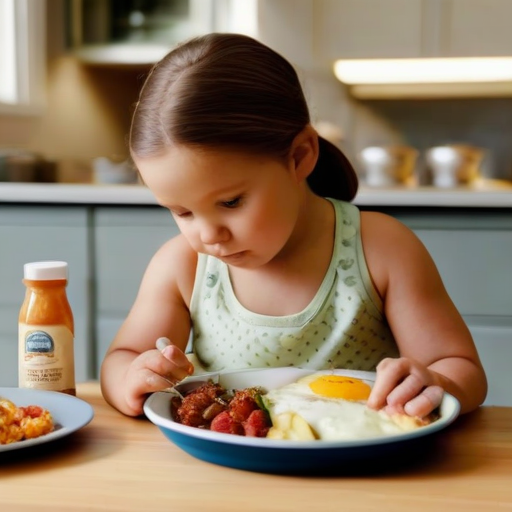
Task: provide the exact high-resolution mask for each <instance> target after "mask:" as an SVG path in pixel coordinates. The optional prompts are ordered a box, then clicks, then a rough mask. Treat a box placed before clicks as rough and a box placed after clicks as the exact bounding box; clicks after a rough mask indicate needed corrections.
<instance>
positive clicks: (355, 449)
mask: <svg viewBox="0 0 512 512" xmlns="http://www.w3.org/2000/svg"><path fill="white" fill-rule="evenodd" d="M311 373H316V372H313V370H306V369H300V368H274V369H262V370H248V371H235V372H225V373H223V372H219V374H218V378H217V379H215V380H216V381H217V380H218V382H219V384H221V385H222V386H224V387H225V388H228V389H229V388H232V389H243V388H246V387H252V386H262V387H263V388H265V389H267V390H270V389H273V388H277V387H280V386H284V385H286V384H289V383H290V382H294V381H295V380H297V379H299V378H300V377H303V376H305V375H309V374H311ZM324 373H335V374H337V375H347V376H350V377H356V378H360V379H362V380H365V381H366V382H368V383H370V384H371V385H372V384H373V382H374V380H375V373H374V372H360V371H355V370H329V371H325V372H324ZM209 377H211V376H209ZM194 380H202V377H201V376H198V377H191V378H189V379H187V384H186V385H185V387H189V386H191V385H193V381H194ZM177 388H178V389H180V386H177ZM182 391H184V392H186V390H182ZM170 399H171V396H170V395H169V393H154V394H152V395H151V396H150V397H149V398H148V399H147V400H146V403H145V404H144V413H145V414H146V416H147V418H148V419H149V420H150V421H151V422H152V423H154V424H155V425H157V426H158V427H159V428H160V430H161V431H162V432H163V433H164V435H165V436H166V437H167V438H168V439H169V440H170V441H172V442H173V443H174V444H176V445H177V446H179V447H180V448H181V449H183V450H185V451H186V452H188V453H190V454H191V455H193V456H195V457H197V458H199V459H202V460H205V461H208V462H213V463H215V464H220V465H223V466H229V467H235V468H239V469H246V470H251V471H261V472H271V473H308V472H311V471H313V472H317V469H318V468H319V467H322V468H323V469H336V468H339V467H340V465H341V466H343V464H346V463H347V462H354V461H367V460H372V459H373V460H374V459H378V458H384V457H386V458H389V457H394V456H396V455H398V454H399V452H401V451H402V452H403V451H409V452H410V451H411V450H416V449H417V443H416V441H420V442H423V440H424V438H425V437H427V436H431V435H432V434H434V433H435V432H438V431H440V430H442V429H444V428H446V427H447V426H448V425H449V424H451V423H452V422H453V421H454V420H455V419H456V418H457V416H458V415H459V411H460V404H459V402H458V401H457V399H456V398H455V397H453V396H452V395H450V394H448V393H445V395H444V398H443V402H442V404H441V407H440V418H439V419H438V420H436V421H434V422H433V423H431V424H430V425H427V426H425V427H421V428H418V429H417V430H413V431H410V432H404V433H400V434H394V435H387V436H384V437H374V438H368V439H358V440H345V441H320V440H315V441H290V440H277V439H266V438H257V437H245V436H236V435H230V434H223V433H219V432H212V431H210V430H204V429H199V428H194V427H188V426H186V425H182V424H180V423H177V422H176V421H174V419H173V418H172V416H171V410H170Z"/></svg>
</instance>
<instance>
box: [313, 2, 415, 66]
mask: <svg viewBox="0 0 512 512" xmlns="http://www.w3.org/2000/svg"><path fill="white" fill-rule="evenodd" d="M314 6H315V23H314V40H315V42H316V44H317V49H318V55H319V58H322V59H324V58H325V59H327V60H329V61H330V62H332V61H334V60H336V59H340V58H393V57H397V58H398V57H420V56H421V55H422V37H423V36H422V32H423V31H422V0H315V2H314Z"/></svg>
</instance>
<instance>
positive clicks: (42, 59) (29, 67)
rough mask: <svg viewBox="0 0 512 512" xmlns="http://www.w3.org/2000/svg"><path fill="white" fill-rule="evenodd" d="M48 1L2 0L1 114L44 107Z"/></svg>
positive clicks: (0, 51)
mask: <svg viewBox="0 0 512 512" xmlns="http://www.w3.org/2000/svg"><path fill="white" fill-rule="evenodd" d="M45 17H46V1H45V0H0V77H1V78H0V114H37V113H40V112H41V111H42V108H43V106H44V91H45V68H46V51H45V50H46V44H45V41H46V38H45V35H46V34H45Z"/></svg>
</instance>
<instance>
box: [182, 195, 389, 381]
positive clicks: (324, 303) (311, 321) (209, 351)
mask: <svg viewBox="0 0 512 512" xmlns="http://www.w3.org/2000/svg"><path fill="white" fill-rule="evenodd" d="M329 200H330V201H331V202H332V203H333V205H334V208H335V212H336V230H335V243H334V250H333V255H332V259H331V263H330V266H329V269H328V270H327V273H326V275H325V277H324V280H323V282H322V284H321V285H320V288H319V290H318V291H317V293H316V295H315V297H314V298H313V300H312V301H311V303H310V304H309V305H308V306H307V307H306V308H305V309H304V310H302V311H300V312H299V313H296V314H293V315H287V316H269V315H261V314H257V313H254V312H252V311H249V310H248V309H246V308H245V307H244V306H242V304H240V302H239V301H238V300H237V298H236V296H235V294H234V292H233V288H232V286H231V281H230V277H229V271H228V267H227V265H226V264H225V263H223V262H222V261H220V260H218V259H217V258H214V257H212V256H207V255H204V254H200V255H199V259H198V264H197V270H196V278H195V283H194V289H193V293H192V299H191V304H190V313H191V318H192V338H191V348H192V351H193V353H194V355H195V356H196V359H197V360H198V361H199V363H200V364H201V365H202V366H203V368H204V369H205V370H209V371H217V370H235V369H246V368H275V367H281V366H297V367H302V368H311V369H314V370H324V369H332V368H349V369H354V370H366V371H373V370H375V368H376V366H377V364H378V363H379V361H381V360H382V359H383V358H385V357H397V356H398V347H397V345H396V342H395V340H394V337H393V335H392V333H391V330H390V329H389V326H388V324H387V322H386V320H385V318H384V315H383V312H382V301H381V299H380V297H379V295H378V293H377V291H376V290H375V288H374V286H373V284H372V281H371V279H370V275H369V272H368V268H367V266H366V262H365V258H364V254H363V247H362V243H361V233H360V212H359V210H358V208H357V207H356V206H354V205H352V204H350V203H346V202H343V201H338V200H334V199H329Z"/></svg>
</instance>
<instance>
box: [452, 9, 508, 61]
mask: <svg viewBox="0 0 512 512" xmlns="http://www.w3.org/2000/svg"><path fill="white" fill-rule="evenodd" d="M443 11H444V17H445V21H446V24H445V26H446V34H444V35H443V39H444V41H443V43H444V44H443V50H444V51H443V53H444V54H445V55H447V56H461V57H473V56H481V57H485V56H489V55H491V56H492V55H506V56H510V55H511V54H512V29H511V20H512V2H511V1H510V0H445V6H444V9H443Z"/></svg>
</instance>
